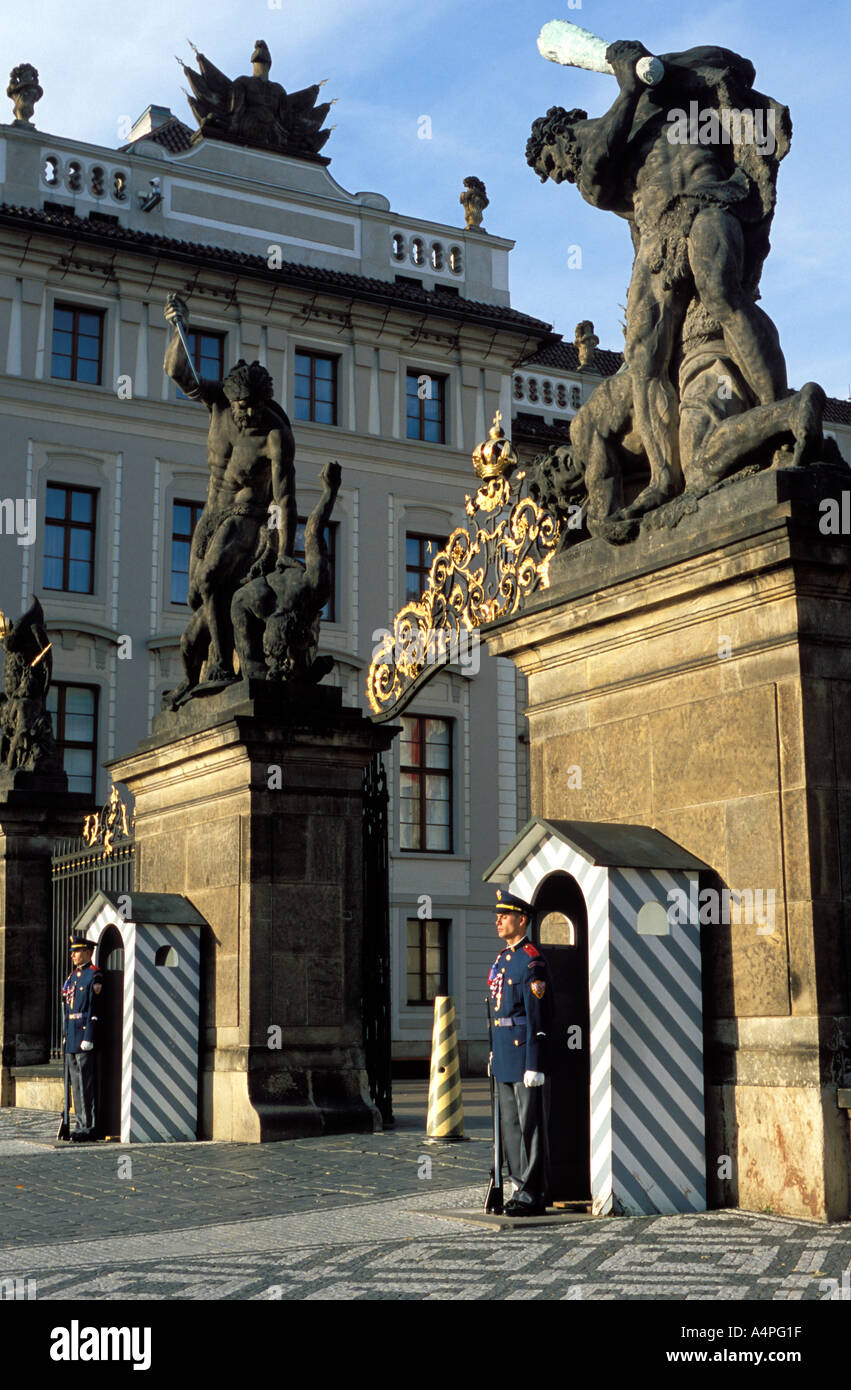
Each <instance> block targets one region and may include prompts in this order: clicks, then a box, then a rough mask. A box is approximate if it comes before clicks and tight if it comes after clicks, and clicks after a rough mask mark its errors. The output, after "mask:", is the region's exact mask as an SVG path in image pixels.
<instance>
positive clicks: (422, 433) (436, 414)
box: [406, 371, 446, 444]
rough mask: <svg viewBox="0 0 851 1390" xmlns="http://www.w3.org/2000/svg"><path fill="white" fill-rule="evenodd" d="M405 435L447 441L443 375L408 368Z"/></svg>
mask: <svg viewBox="0 0 851 1390" xmlns="http://www.w3.org/2000/svg"><path fill="white" fill-rule="evenodd" d="M406 413H407V420H406V424H407V436H408V438H409V439H422V440H424V441H425V442H426V443H427V444H445V442H446V377H445V376H431V375H430V374H429V373H428V372H414V371H409V372H408V388H407V412H406Z"/></svg>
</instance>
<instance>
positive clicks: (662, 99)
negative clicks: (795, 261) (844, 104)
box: [526, 25, 824, 538]
mask: <svg viewBox="0 0 851 1390" xmlns="http://www.w3.org/2000/svg"><path fill="white" fill-rule="evenodd" d="M562 27H563V28H564V29H571V27H572V26H570V25H564V26H562ZM547 56H552V55H550V54H548V55H547ZM605 58H606V62H607V64H608V70H609V71H613V72H614V75H615V77H616V78H617V81H618V86H619V89H620V90H619V93H618V96H617V98H616V100H615V101H614V103H613V105H612V106H611V108H610V109H609V111H607V112H606V113H605V115H603V116H600V117H599V118H597V119H592V120H589V119H588V116H587V113H586V112H585V111H580V110H573V111H565V110H563V109H562V108H561V107H552V108H551V109H550V110H549V111H548V112H547V114H546V116H544V117H541V118H540V119H539V120H537V121H535V122H534V124H533V127H532V134H531V137H530V139H529V142H528V146H527V152H526V153H527V160H528V163H529V164H530V165H531V166H532V168H533V169H534V170H535V172H536V173H537V174H538V175H539V176H540V177H541V179H542V180H546V179H552V180H553V181H554V182H556V183H561V182H565V181H566V182H568V183H574V184H576V186H577V188H578V189H579V192H580V193H581V195H582V197H583V198H584V199H585V200H586V201H587V202H589V203H591V204H592V205H593V206H594V207H598V208H601V209H603V210H604V211H607V212H613V213H615V214H616V215H617V216H619V217H622V218H623V219H624V220H625V221H626V222H627V224H628V226H629V230H630V234H631V237H632V243H633V249H634V253H635V255H634V260H633V266H632V277H631V280H630V286H629V292H628V297H627V315H626V341H625V345H624V369H623V371H622V373H621V374H619V375H618V376H616V377H614V378H612V379H610V380H609V381H607V382H606V383H604V384H603V386H601V387H599V388H598V390H597V391H595V392H594V393H593V394H592V396H591V397H590V398H589V400H588V401H587V402H586V404H585V406H584V407H583V409H582V410H581V411H580V412H579V413H578V415H577V416H576V417H575V420H574V422H573V424H572V426H571V446H572V450H571V462H570V464H569V467H570V468H572V470H573V471H574V473H575V472H577V471H578V472H579V473H580V474H581V475H582V476H583V479H584V483H585V490H586V492H587V520H588V528H589V530H591V531H592V533H593V532H595V531H596V532H598V533H602V534H607V533H609V534H610V535H611V533H612V529H613V526H614V527H616V525H617V523H619V522H624V521H628V520H629V519H630V518H634V517H640V516H642V515H643V514H645V513H647V512H650V511H652V510H654V509H656V508H658V507H660V506H662V505H664V504H665V503H667V502H669V501H670V500H671V499H672V498H675V497H677V496H678V495H679V494H680V493H682V492H683V490H684V488H686V489H689V490H700V489H703V490H705V489H706V488H708V487H709V486H712V485H714V484H715V483H716V482H718V481H719V480H720V479H722V478H725V477H727V476H729V475H730V474H731V473H733V472H735V471H737V470H738V469H740V468H742V467H743V466H744V465H745V464H746V463H751V462H753V461H754V457H755V456H760V451H762V453H761V460H760V461H761V462H762V463H763V464H764V463H765V462H766V461H769V462H770V461H771V458H772V453H773V450H774V448H775V447H776V446H779V445H782V444H783V443H785V442H788V443H789V444H790V445H792V446H793V452H792V453H791V455H789V457H788V459H787V462H788V463H790V464H791V465H792V466H800V465H801V464H802V463H808V462H810V461H811V460H813V459H815V458H818V457H819V456H820V451H821V450H822V449H823V447H824V445H823V439H822V433H821V412H822V408H823V405H824V394H823V392H822V391H821V388H819V387H818V386H815V385H814V384H812V383H808V385H807V386H806V387H804V388H803V390H802V391H801V392H799V393H797V394H796V395H793V393H792V392H790V390H789V388H788V385H787V380H786V365H785V362H784V358H783V353H782V351H781V348H780V341H779V337H778V334H777V329H776V328H775V326H774V324H773V323H772V321H771V319H770V318H769V317H768V315H767V314H766V313H764V311H763V310H762V309H761V308H760V307H759V306H758V304H757V302H756V301H757V300H758V298H759V289H758V287H759V281H760V275H761V272H762V266H763V263H764V261H765V258H766V256H767V254H768V250H769V239H768V234H769V229H770V226H771V221H772V217H773V214H774V204H775V197H776V181H777V170H778V165H779V163H780V160H781V159H783V157H784V156H785V155H786V153H787V152H788V149H789V145H790V141H791V133H792V127H791V120H790V117H789V112H788V110H787V108H786V107H785V106H781V105H779V104H778V103H777V102H776V101H774V100H772V98H770V97H766V96H763V95H762V94H761V93H760V92H758V91H756V90H755V88H754V85H753V83H754V77H755V73H754V68H753V66H752V64H751V63H750V62H748V60H747V59H745V58H741V57H739V56H738V55H737V54H735V53H732V52H730V51H728V50H727V49H723V48H712V47H704V48H693V49H689V50H688V51H687V52H685V53H673V54H665V55H663V56H662V57H661V58H658V59H657V58H651V55H650V54H648V51H647V49H646V48H645V47H644V45H643V44H640V43H635V42H632V41H628V42H618V43H614V44H611V45H609V47H608V48H607V49H606V51H605ZM558 61H565V62H573V61H574V60H573V59H572V58H564V59H558ZM649 62H652V63H653V64H654V65H655V69H654V76H653V81H652V83H649V81H648V78H647V77H646V76H645V77H643V78H642V76H641V73H642V71H644V72H645V73H646V71H647V69H646V67H645V68H644V69H643V68H642V64H647V63H649ZM583 65H584V64H583ZM687 113H688V114H687ZM630 454H631V455H633V457H641V458H643V460H644V461H645V463H646V466H647V468H648V470H649V481H648V482H647V484H646V486H645V487H644V488H643V490H642V491H641V492H640V493H639V495H638V496H637V497H636V498H635V499H634V500H633V501H632V502H631V504H630V505H629V506H626V507H625V506H624V505H623V498H622V496H621V489H620V478H621V474H622V472H623V470H624V468H625V467H626V466H627V465H628V462H629V455H630ZM615 538H618V537H617V536H615Z"/></svg>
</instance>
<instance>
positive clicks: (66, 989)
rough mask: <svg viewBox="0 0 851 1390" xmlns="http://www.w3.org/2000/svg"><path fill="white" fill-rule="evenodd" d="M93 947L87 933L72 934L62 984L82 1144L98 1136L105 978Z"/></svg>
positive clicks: (75, 1139)
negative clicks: (94, 960) (95, 961)
mask: <svg viewBox="0 0 851 1390" xmlns="http://www.w3.org/2000/svg"><path fill="white" fill-rule="evenodd" d="M92 950H93V948H92V943H91V942H90V941H87V940H86V938H85V937H84V936H72V937H71V967H72V968H71V974H70V975H69V976H68V978H67V980H66V981H65V983H64V985H63V986H62V1001H63V1005H64V1018H65V1052H66V1055H67V1057H68V1070H69V1072H70V1076H71V1091H72V1094H73V1096H74V1114H75V1116H76V1117H77V1127H76V1129H75V1130H74V1133H73V1134H72V1135H71V1139H72V1141H73V1142H75V1143H78V1144H85V1143H89V1142H91V1140H93V1139H95V1138H97V1135H96V1132H95V1131H96V1125H97V1115H96V1107H97V1099H96V1097H97V1053H96V1046H97V1032H98V1013H99V1011H100V1000H101V991H102V990H103V977H102V976H101V973H100V971H99V970H98V969H97V967H96V966H94V965H93V964H92Z"/></svg>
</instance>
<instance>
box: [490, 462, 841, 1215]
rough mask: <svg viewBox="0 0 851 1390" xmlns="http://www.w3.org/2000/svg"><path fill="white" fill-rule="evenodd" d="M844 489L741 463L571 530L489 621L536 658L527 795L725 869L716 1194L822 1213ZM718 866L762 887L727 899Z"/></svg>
mask: <svg viewBox="0 0 851 1390" xmlns="http://www.w3.org/2000/svg"><path fill="white" fill-rule="evenodd" d="M849 489H851V474H849V472H848V470H847V469H842V470H840V469H837V468H833V467H828V466H825V465H818V466H814V467H812V468H810V469H808V470H798V469H795V470H788V471H784V472H766V473H761V474H758V475H755V476H751V477H747V478H741V479H739V480H737V481H734V482H732V483H731V484H729V485H728V486H727V487H725V488H722V489H720V490H719V491H717V492H715V493H712V494H710V495H708V496H707V497H705V498H704V499H702V501H701V502H700V504H699V506H698V507H697V509H696V510H695V511H694V512H693V513H692V514H691V515H685V516H683V518H682V520H681V521H680V523H679V525H677V526H675V527H671V528H669V529H665V528H664V527H659V528H657V529H655V530H653V529H649V530H648V529H645V530H644V531H643V532H642V534H641V536H640V537H639V538H638V540H637V541H636V542H634V543H633V544H631V545H628V546H623V547H614V546H609V545H607V544H606V543H605V542H603V541H601V540H594V541H589V542H587V543H585V544H583V545H582V546H581V547H578V548H577V549H576V550H574V552H573V553H572V555H571V554H568V555H566V556H565V557H564V558H563V559H561V560H560V561H557V562H555V563H554V565H553V568H552V570H551V579H552V587H551V588H550V589H549V590H547V591H545V592H542V593H541V594H539V595H536V596H535V598H534V599H533V600H532V601H530V603H529V604H528V605H527V606H526V608H525V610H524V613H523V615H522V616H521V617H519V618H516V619H512V620H510V621H507V622H504V623H502V624H495V625H494V626H493V627H492V628H490V629H489V630H488V632H487V640H488V645H489V647H490V649H491V651H493V652H494V653H496V654H498V655H501V656H510V657H512V658H513V659H514V661H515V662H516V663H517V664H518V666H519V667H520V669H521V670H522V671H523V672H524V674H525V675H526V677H527V678H528V681H529V709H528V716H529V727H530V740H531V776H532V812H533V814H537V815H540V816H544V817H546V818H547V819H558V818H564V819H569V820H573V821H577V820H592V821H615V822H621V823H636V824H642V825H650V826H653V827H655V828H656V829H658V830H660V831H662V832H663V833H664V834H665V835H668V836H670V837H671V839H673V840H675V841H676V842H677V843H678V844H680V845H681V846H683V847H684V848H685V849H686V850H688V851H690V852H691V853H692V854H694V855H696V856H697V857H698V858H699V859H702V860H703V861H704V862H705V863H707V864H709V865H711V866H712V869H713V870H714V871H715V873H714V875H713V876H712V877H711V878H708V879H704V878H702V879H701V889H702V890H703V889H706V888H710V889H714V890H716V893H717V898H716V900H715V901H716V903H717V906H718V907H719V912H718V914H717V916H720V918H721V920H720V921H719V920H717V916H716V920H715V922H714V923H713V921H712V907H713V900H712V899H707V898H703V897H702V899H701V903H702V909H703V911H704V916H703V921H704V925H703V927H702V931H701V937H702V952H703V977H704V981H705V985H704V993H705V1011H704V1012H705V1018H706V1059H707V1061H706V1068H707V1069H706V1083H707V1095H708V1122H709V1123H708V1132H709V1140H708V1151H707V1171H708V1174H709V1177H710V1187H709V1199H710V1203H711V1204H712V1205H716V1206H717V1205H739V1206H742V1207H746V1208H750V1209H754V1210H762V1209H764V1208H766V1207H770V1208H771V1209H772V1210H773V1211H775V1212H782V1213H785V1214H788V1215H792V1216H802V1217H809V1218H813V1217H817V1218H822V1219H828V1220H837V1219H842V1218H844V1217H847V1216H848V1214H849V1178H850V1177H851V1161H850V1160H849V1115H848V1110H847V1109H846V1108H843V1105H842V1093H841V1088H842V1087H843V1086H845V1087H847V1086H848V1084H849V1078H851V1017H849V1016H850V1015H851V926H849V920H850V919H851V914H849V909H851V840H849V827H851V570H850V569H849V562H851V538H849V536H848V535H844V536H842V535H840V536H833V535H830V534H824V533H823V532H822V530H821V529H820V526H819V523H820V521H821V520H823V516H824V513H823V512H822V510H821V508H820V502H821V501H822V500H823V499H824V498H826V497H832V498H835V499H837V500H839V501H841V498H842V493H843V491H846V492H847V491H848V490H849ZM845 514H847V508H846V513H845ZM725 888H726V889H733V890H739V891H742V890H748V889H750V890H752V891H753V892H754V894H756V893H758V890H760V889H762V890H763V894H764V896H763V899H762V905H761V910H760V907H759V899H758V898H756V899H755V906H756V911H755V912H754V913H753V914H748V908H747V899H746V900H745V903H744V908H743V911H742V912H741V913H740V912H737V911H736V909H735V907H734V908H733V910H732V911H730V910H729V909H728V911H727V913H726V916H727V920H726V921H725V920H724V916H725V909H724V898H723V891H722V890H723V889H725ZM772 891H773V894H774V897H773V901H772V899H771V898H770V897H769V896H768V895H769V893H770V892H772ZM739 915H743V916H744V917H745V918H747V917H748V915H750V920H742V921H736V920H735V919H736V917H737V916H739ZM731 919H732V920H731ZM845 1094H846V1095H847V1092H846V1093H845ZM725 1155H726V1156H728V1157H729V1159H730V1160H731V1162H730V1163H729V1164H727V1163H724V1162H723V1159H724V1156H725ZM728 1172H730V1173H731V1176H729V1177H725V1174H727V1173H728ZM719 1175H720V1176H719Z"/></svg>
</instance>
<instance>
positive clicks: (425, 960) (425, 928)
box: [407, 917, 449, 1004]
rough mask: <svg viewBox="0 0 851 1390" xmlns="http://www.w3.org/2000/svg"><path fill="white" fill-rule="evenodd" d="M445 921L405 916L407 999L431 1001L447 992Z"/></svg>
mask: <svg viewBox="0 0 851 1390" xmlns="http://www.w3.org/2000/svg"><path fill="white" fill-rule="evenodd" d="M448 963H449V922H448V921H446V920H445V919H441V920H439V921H425V922H421V921H420V920H419V918H417V917H409V918H408V966H407V974H408V991H407V993H408V1003H409V1004H432V1003H434V997H435V995H437V994H448V993H449V969H448Z"/></svg>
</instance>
